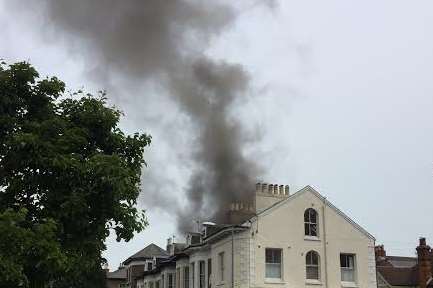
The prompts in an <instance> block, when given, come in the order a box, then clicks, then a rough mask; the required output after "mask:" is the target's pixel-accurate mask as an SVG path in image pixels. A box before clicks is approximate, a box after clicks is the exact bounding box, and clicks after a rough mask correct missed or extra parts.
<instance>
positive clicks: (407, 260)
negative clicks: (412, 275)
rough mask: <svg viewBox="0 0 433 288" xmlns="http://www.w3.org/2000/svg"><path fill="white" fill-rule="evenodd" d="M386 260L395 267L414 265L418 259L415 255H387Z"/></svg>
mask: <svg viewBox="0 0 433 288" xmlns="http://www.w3.org/2000/svg"><path fill="white" fill-rule="evenodd" d="M386 260H388V262H389V263H390V264H391V265H392V266H394V267H397V268H404V267H406V268H409V267H414V266H415V265H416V264H417V263H418V259H417V258H415V257H400V256H387V257H386Z"/></svg>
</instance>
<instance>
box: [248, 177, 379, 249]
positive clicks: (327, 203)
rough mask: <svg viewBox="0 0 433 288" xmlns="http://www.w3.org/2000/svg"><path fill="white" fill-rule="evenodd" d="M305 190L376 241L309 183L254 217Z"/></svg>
mask: <svg viewBox="0 0 433 288" xmlns="http://www.w3.org/2000/svg"><path fill="white" fill-rule="evenodd" d="M306 192H311V193H313V195H315V196H316V197H317V198H319V199H320V200H321V201H322V202H323V203H324V204H325V205H326V206H328V207H329V208H331V209H332V210H334V211H335V212H336V213H337V214H339V215H340V216H341V217H343V219H345V220H346V221H347V222H349V223H350V224H351V225H352V226H353V227H354V228H356V230H358V231H359V232H361V233H363V234H364V235H365V236H367V237H368V238H370V239H372V240H373V241H376V238H374V236H373V235H371V234H370V233H368V232H367V230H365V229H364V228H362V227H361V225H359V224H358V223H356V222H355V221H353V220H352V219H351V218H350V217H349V216H347V215H346V214H345V213H344V212H343V211H341V210H340V209H338V208H337V207H336V206H335V205H334V204H332V203H331V202H329V201H328V199H326V197H324V196H322V194H320V193H319V192H317V190H316V189H314V188H313V187H311V186H310V185H307V186H305V187H304V188H302V189H300V190H299V191H297V192H295V193H294V194H292V195H290V196H289V197H288V198H286V199H284V200H282V201H280V202H277V203H275V204H274V205H272V206H270V207H268V208H266V209H265V210H263V211H261V212H259V213H257V216H256V217H260V216H265V215H267V214H269V213H271V212H272V211H273V210H274V209H276V208H278V207H280V206H282V205H284V204H285V203H286V202H288V201H291V200H293V199H295V198H297V197H299V196H300V195H302V194H304V193H306Z"/></svg>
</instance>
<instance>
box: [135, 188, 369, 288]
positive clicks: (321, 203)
mask: <svg viewBox="0 0 433 288" xmlns="http://www.w3.org/2000/svg"><path fill="white" fill-rule="evenodd" d="M254 202H255V203H254V204H255V205H254V211H255V213H253V214H251V213H250V214H249V215H250V216H251V217H249V219H247V220H245V221H244V222H242V223H241V224H238V225H216V224H213V223H203V232H202V233H192V234H190V235H188V237H187V243H186V245H185V244H181V247H182V249H178V247H177V245H179V244H177V243H171V242H169V243H168V245H167V247H168V248H167V250H169V251H168V253H169V254H170V255H171V257H169V258H167V259H166V260H163V261H161V262H160V263H159V265H156V267H153V269H152V270H148V271H144V272H143V273H142V275H141V276H140V277H139V278H138V279H137V282H136V283H137V287H139V288H230V287H239V288H243V287H245V288H249V287H260V288H271V287H272V288H274V287H275V288H278V287H293V288H299V287H329V288H336V287H359V288H373V287H374V288H376V287H377V284H376V268H375V255H374V244H375V243H374V241H375V239H374V237H373V236H372V235H370V234H369V233H368V232H367V231H365V230H364V229H363V228H361V227H360V226H359V225H357V224H356V223H355V222H354V221H352V220H351V219H350V218H349V217H348V216H346V215H345V214H344V213H343V212H341V211H340V210H339V209H337V208H336V207H335V206H334V205H332V204H331V203H330V202H328V201H327V200H326V199H325V198H324V197H322V196H321V195H320V194H319V193H318V192H317V191H315V190H314V189H313V188H311V187H310V186H307V187H305V188H303V189H301V190H300V191H298V192H296V193H295V194H293V195H289V193H288V186H286V187H283V186H278V185H267V184H258V186H257V189H256V199H255V201H254ZM232 208H233V209H234V210H235V212H242V211H241V210H242V209H243V210H245V211H247V212H248V211H249V212H251V206H248V205H245V206H243V205H238V204H236V205H233V206H232ZM175 251H176V253H175Z"/></svg>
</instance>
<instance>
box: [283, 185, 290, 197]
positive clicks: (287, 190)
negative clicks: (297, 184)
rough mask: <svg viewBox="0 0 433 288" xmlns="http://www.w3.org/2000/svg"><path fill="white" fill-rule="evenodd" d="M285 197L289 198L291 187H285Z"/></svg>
mask: <svg viewBox="0 0 433 288" xmlns="http://www.w3.org/2000/svg"><path fill="white" fill-rule="evenodd" d="M284 195H286V196H289V185H286V186H285V187H284Z"/></svg>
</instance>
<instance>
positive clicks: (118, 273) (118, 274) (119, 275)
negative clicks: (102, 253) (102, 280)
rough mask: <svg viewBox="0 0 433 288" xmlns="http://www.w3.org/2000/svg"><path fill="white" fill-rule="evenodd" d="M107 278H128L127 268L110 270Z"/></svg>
mask: <svg viewBox="0 0 433 288" xmlns="http://www.w3.org/2000/svg"><path fill="white" fill-rule="evenodd" d="M107 279H126V269H125V268H124V267H122V268H119V269H118V270H116V271H113V272H108V273H107Z"/></svg>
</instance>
